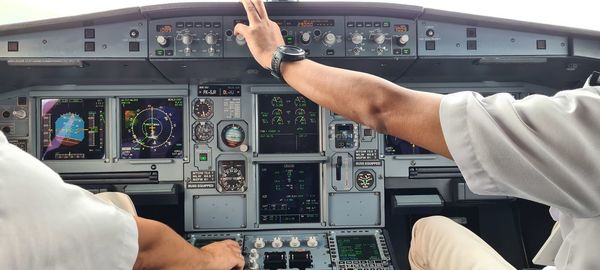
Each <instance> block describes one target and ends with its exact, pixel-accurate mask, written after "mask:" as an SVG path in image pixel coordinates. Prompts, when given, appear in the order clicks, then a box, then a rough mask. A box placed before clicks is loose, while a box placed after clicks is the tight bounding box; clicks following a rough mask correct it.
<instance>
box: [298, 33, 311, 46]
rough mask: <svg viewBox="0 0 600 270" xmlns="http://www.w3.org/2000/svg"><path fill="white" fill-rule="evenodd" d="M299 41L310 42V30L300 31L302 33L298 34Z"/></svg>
mask: <svg viewBox="0 0 600 270" xmlns="http://www.w3.org/2000/svg"><path fill="white" fill-rule="evenodd" d="M300 42H302V44H308V43H310V32H304V33H302V35H301V36H300Z"/></svg>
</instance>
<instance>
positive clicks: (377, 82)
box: [235, 0, 450, 158]
mask: <svg viewBox="0 0 600 270" xmlns="http://www.w3.org/2000/svg"><path fill="white" fill-rule="evenodd" d="M242 4H243V5H244V8H245V10H246V13H247V14H248V19H249V25H243V24H238V25H237V26H236V27H235V33H236V34H241V35H243V36H244V38H245V39H246V40H247V44H248V47H249V49H250V51H251V53H252V55H253V56H254V58H255V59H256V61H257V62H258V63H259V64H260V65H261V66H263V67H264V68H270V67H271V58H272V56H273V52H274V51H275V49H276V48H277V47H278V46H281V45H283V44H284V42H283V38H282V37H281V32H280V29H279V26H278V25H277V24H276V23H274V22H272V21H271V20H269V18H268V15H267V11H266V9H265V6H264V3H263V2H262V1H261V0H242ZM281 70H282V75H283V77H284V79H285V80H286V82H287V83H288V84H289V85H290V86H291V87H293V88H294V89H296V90H297V91H298V92H300V93H302V94H303V95H304V96H306V97H308V98H309V99H311V100H312V101H314V102H316V103H318V104H319V105H321V106H323V107H325V108H327V109H329V110H331V111H334V112H336V113H338V114H340V115H342V116H344V117H346V118H347V119H351V120H353V121H356V122H359V123H361V124H364V125H366V126H369V127H371V128H374V129H376V130H378V131H379V132H382V133H385V134H389V135H393V136H396V137H399V138H402V139H404V140H407V141H410V142H412V143H414V144H416V145H419V146H421V147H424V148H427V149H428V150H430V151H433V152H435V153H438V154H441V155H443V156H446V157H449V158H450V152H449V150H448V146H447V145H446V142H445V140H444V136H443V134H442V127H441V125H440V117H439V107H440V101H441V99H442V96H441V95H439V94H432V93H426V92H418V91H413V90H409V89H406V88H403V87H400V86H398V85H395V84H393V83H391V82H389V81H386V80H384V79H382V78H379V77H376V76H373V75H370V74H366V73H362V72H355V71H350V70H344V69H339V68H333V67H328V66H325V65H321V64H319V63H316V62H313V61H310V60H302V61H298V62H287V63H283V64H282V67H281Z"/></svg>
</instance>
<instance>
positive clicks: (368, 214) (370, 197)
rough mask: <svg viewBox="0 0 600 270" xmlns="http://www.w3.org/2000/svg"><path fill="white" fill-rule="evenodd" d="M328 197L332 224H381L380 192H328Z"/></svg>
mask: <svg viewBox="0 0 600 270" xmlns="http://www.w3.org/2000/svg"><path fill="white" fill-rule="evenodd" d="M329 197H330V200H329V215H330V221H331V224H332V225H334V226H344V225H354V226H356V225H363V226H377V225H379V224H381V214H380V211H379V210H380V209H381V207H382V206H381V194H380V193H378V192H375V193H374V192H368V193H367V192H365V193H330V194H329Z"/></svg>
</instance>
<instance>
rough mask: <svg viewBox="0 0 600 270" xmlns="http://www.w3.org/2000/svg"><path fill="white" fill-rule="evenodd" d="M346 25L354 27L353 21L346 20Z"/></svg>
mask: <svg viewBox="0 0 600 270" xmlns="http://www.w3.org/2000/svg"><path fill="white" fill-rule="evenodd" d="M346 27H348V28H352V27H354V22H347V23H346Z"/></svg>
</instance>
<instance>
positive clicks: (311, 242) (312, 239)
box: [306, 236, 319, 248]
mask: <svg viewBox="0 0 600 270" xmlns="http://www.w3.org/2000/svg"><path fill="white" fill-rule="evenodd" d="M306 245H307V246H309V247H311V248H314V247H317V246H318V245H319V241H317V237H315V236H311V237H309V238H308V241H306Z"/></svg>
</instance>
